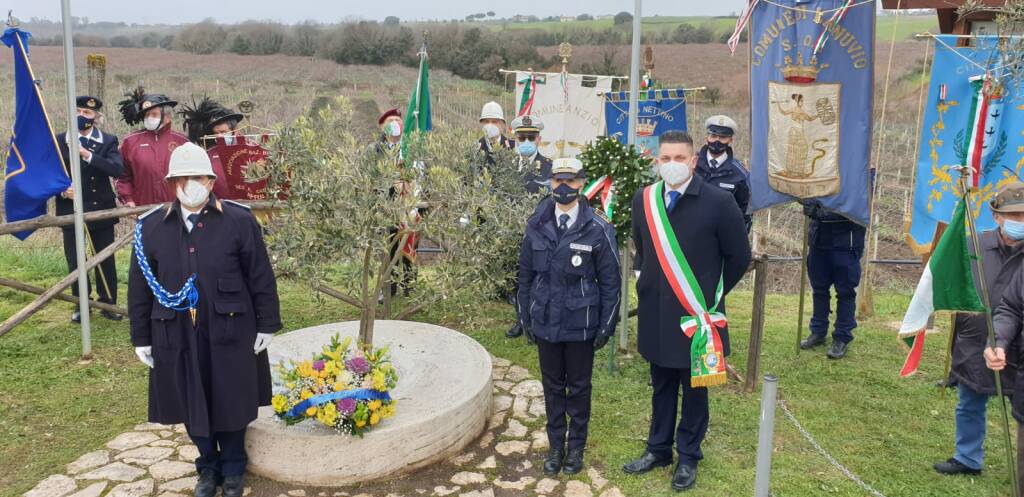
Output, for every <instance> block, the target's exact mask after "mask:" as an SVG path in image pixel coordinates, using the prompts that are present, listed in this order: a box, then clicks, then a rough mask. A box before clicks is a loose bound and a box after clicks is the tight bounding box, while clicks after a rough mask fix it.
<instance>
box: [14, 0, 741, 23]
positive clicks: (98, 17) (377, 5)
mask: <svg viewBox="0 0 1024 497" xmlns="http://www.w3.org/2000/svg"><path fill="white" fill-rule="evenodd" d="M746 1H747V0H715V1H705V0H646V1H644V2H643V4H644V5H643V15H644V16H653V15H663V16H709V15H727V14H729V13H731V12H738V11H739V10H740V9H741V8H742V6H743V5H744V4H745V3H746ZM8 8H13V9H14V15H15V16H16V17H19V18H21V19H29V18H32V17H42V18H47V19H52V20H58V19H60V0H14V1H13V2H12V3H9V4H8ZM489 10H493V11H494V12H495V14H497V17H511V16H513V15H515V14H526V15H536V16H541V17H546V16H552V15H577V14H582V13H587V14H592V15H600V14H614V13H616V12H619V11H623V10H625V11H632V10H633V2H632V1H628V0H558V1H552V0H543V1H538V0H516V1H508V0H506V1H501V2H498V1H493V0H480V1H473V0H390V1H383V2H380V1H376V2H374V1H369V2H368V1H366V0H283V1H281V0H277V1H271V0H170V1H163V2H160V1H152V0H148V1H138V0H85V1H83V0H71V14H72V15H75V16H82V17H88V18H89V20H90V21H124V22H128V23H144V24H180V23H189V22H197V21H200V20H202V19H204V18H207V17H213V18H214V19H216V20H217V21H220V22H225V23H232V22H237V21H243V20H248V19H268V20H274V21H281V22H287V23H292V22H298V21H303V20H306V19H314V20H318V21H322V22H336V21H339V20H342V19H346V18H362V19H378V20H382V19H384V17H386V16H390V15H394V16H398V17H400V18H401V19H402V20H426V19H454V18H463V17H465V16H466V15H468V14H473V13H476V12H487V11H489Z"/></svg>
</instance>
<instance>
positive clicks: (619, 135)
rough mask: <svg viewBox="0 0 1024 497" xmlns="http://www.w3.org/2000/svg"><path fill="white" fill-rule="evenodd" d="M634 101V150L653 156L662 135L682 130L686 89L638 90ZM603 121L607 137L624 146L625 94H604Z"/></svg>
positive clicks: (626, 97) (626, 136)
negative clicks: (635, 123)
mask: <svg viewBox="0 0 1024 497" xmlns="http://www.w3.org/2000/svg"><path fill="white" fill-rule="evenodd" d="M638 98H639V107H640V108H639V109H638V110H637V118H638V120H637V126H636V143H637V148H638V149H639V150H640V152H641V153H644V154H656V153H657V152H658V137H659V136H661V134H662V133H664V132H666V131H686V90H684V89H682V88H676V89H670V90H641V91H640V94H639V95H638ZM604 120H605V126H606V128H607V133H608V136H611V137H614V138H615V139H617V140H619V142H621V143H623V144H624V143H626V141H627V140H628V139H629V92H628V91H613V92H608V93H605V94H604Z"/></svg>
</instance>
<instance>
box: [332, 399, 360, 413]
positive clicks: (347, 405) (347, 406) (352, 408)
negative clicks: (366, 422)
mask: <svg viewBox="0 0 1024 497" xmlns="http://www.w3.org/2000/svg"><path fill="white" fill-rule="evenodd" d="M337 405H338V412H339V413H341V415H342V416H345V417H349V416H351V415H352V413H354V412H356V400H355V399H341V400H339V401H338V402H337Z"/></svg>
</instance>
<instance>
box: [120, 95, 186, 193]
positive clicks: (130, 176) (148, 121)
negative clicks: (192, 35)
mask: <svg viewBox="0 0 1024 497" xmlns="http://www.w3.org/2000/svg"><path fill="white" fill-rule="evenodd" d="M120 104H121V116H122V117H123V118H124V122H126V123H128V125H129V126H135V125H136V124H138V123H140V122H141V123H142V126H143V129H141V130H139V131H136V132H134V133H132V134H130V135H128V136H126V137H125V138H124V142H122V143H121V157H123V158H124V174H123V175H121V177H120V178H118V179H117V181H116V182H115V186H116V188H117V196H118V198H119V199H120V200H121V203H122V204H124V205H127V206H129V207H135V206H136V205H149V204H160V203H164V202H170V201H172V200H174V192H172V191H169V190H168V189H167V186H166V184H165V181H164V176H166V175H167V165H168V163H169V161H170V159H171V152H173V151H174V149H176V148H178V146H179V145H181V144H182V143H187V142H188V137H187V136H185V135H183V134H181V133H179V132H177V131H174V130H173V129H172V128H171V120H172V116H173V115H174V111H173V109H174V107H175V106H176V105H178V102H176V101H174V100H171V99H169V98H167V96H166V95H160V94H155V93H152V94H147V93H145V90H143V89H142V88H138V89H136V90H135V91H134V92H132V93H131V94H129V95H128V98H127V99H125V100H122V101H121V102H120Z"/></svg>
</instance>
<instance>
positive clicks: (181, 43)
mask: <svg viewBox="0 0 1024 497" xmlns="http://www.w3.org/2000/svg"><path fill="white" fill-rule="evenodd" d="M226 38H227V32H225V31H224V28H222V27H221V26H220V25H218V24H217V23H215V22H214V21H213V19H206V20H204V21H203V22H200V23H197V24H191V25H188V26H186V27H185V29H182V30H181V32H180V33H178V36H176V37H175V38H174V45H173V46H174V49H175V50H180V51H183V52H191V53H194V54H211V53H214V52H216V51H218V50H220V49H221V47H222V46H223V45H224V40H225V39H226Z"/></svg>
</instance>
